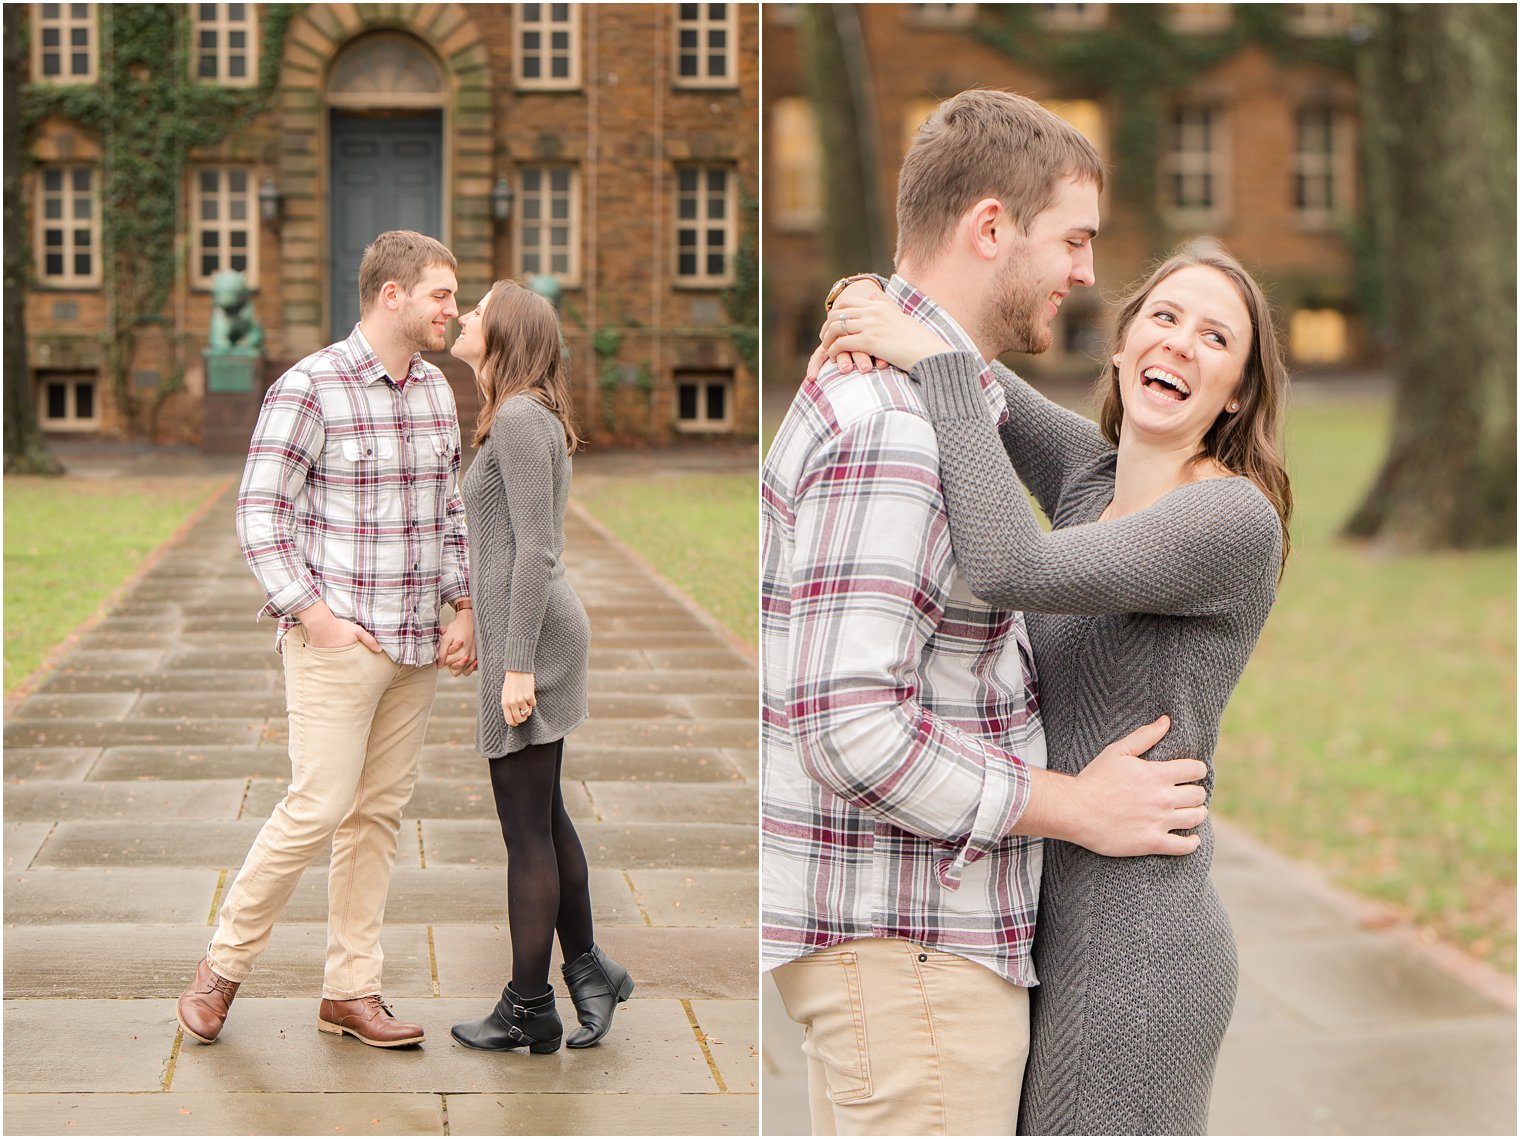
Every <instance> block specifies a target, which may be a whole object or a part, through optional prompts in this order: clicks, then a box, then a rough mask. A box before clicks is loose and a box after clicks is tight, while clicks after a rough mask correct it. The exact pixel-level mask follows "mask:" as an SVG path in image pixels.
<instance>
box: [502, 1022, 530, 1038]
mask: <svg viewBox="0 0 1520 1139" xmlns="http://www.w3.org/2000/svg"><path fill="white" fill-rule="evenodd" d="M507 1039H508V1040H511V1041H512V1042H513V1043H517V1042H519V1041H522V1040H526V1039H527V1037H526V1036H525V1035H524V1034H523V1030H522V1029H520V1028H518V1027H517V1025H515V1024H509V1025H508V1026H507Z"/></svg>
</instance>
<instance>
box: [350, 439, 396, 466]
mask: <svg viewBox="0 0 1520 1139" xmlns="http://www.w3.org/2000/svg"><path fill="white" fill-rule="evenodd" d="M338 445H339V447H340V448H341V449H342V453H343V458H344V461H346V462H349V463H353V464H355V465H360V464H378V463H381V462H386V461H389V460H391V459H393V458H394V457H395V454H396V448H395V446H394V444H393V443H392V442H391V440H389V439H387V438H385V437H384V436H380V437H374V436H362V435H356V436H353V437H352V438H348V439H342V440H340V441H339V444H338Z"/></svg>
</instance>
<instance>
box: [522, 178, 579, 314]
mask: <svg viewBox="0 0 1520 1139" xmlns="http://www.w3.org/2000/svg"><path fill="white" fill-rule="evenodd" d="M580 212H581V206H580V178H579V176H578V173H577V171H576V169H575V167H573V166H523V167H521V168H519V170H518V172H517V208H516V210H514V211H513V217H514V218H515V219H516V220H515V224H514V227H513V228H514V240H513V242H512V248H513V249H514V250H516V253H517V258H516V260H517V265H516V272H517V275H518V276H520V277H535V276H540V275H545V276H550V277H554V278H556V279H557V280H558V281H559V283H560V284H561V285H578V284H580V276H581V256H580V247H581V242H580V228H581V227H580Z"/></svg>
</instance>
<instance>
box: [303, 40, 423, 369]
mask: <svg viewBox="0 0 1520 1139" xmlns="http://www.w3.org/2000/svg"><path fill="white" fill-rule="evenodd" d="M446 102H447V89H446V87H445V84H444V76H443V71H442V68H441V67H440V66H439V64H438V63H437V62H436V61H435V60H434V59H433V57H432V53H431V52H429V51H428V50H427V49H426V48H425V47H424V46H423V45H422V44H421V43H419V42H418V41H417V39H416V38H415V37H413V36H409V35H406V34H405V33H402V32H392V31H382V32H372V33H370V34H369V35H365V36H360V37H359V38H358V39H356V40H354V41H352V42H351V43H349V44H348V45H346V46H345V47H344V48H343V50H342V51H341V52H340V53H339V54H338V56H337V58H336V59H335V60H334V61H333V66H332V70H331V72H330V73H329V75H328V81H327V106H328V147H327V153H328V182H327V184H328V187H329V191H328V196H327V233H328V262H327V280H328V306H327V311H328V314H329V325H330V327H329V330H328V331H329V338H330V339H332V340H340V339H342V338H343V337H345V336H347V335H348V333H349V330H350V329H352V328H353V326H354V322H355V321H357V320H358V319H359V286H358V275H359V262H360V260H361V258H362V257H363V255H364V248H365V246H366V245H368V244H369V242H370V241H372V240H373V239H374V237H375V235H376V234H377V233H382V232H384V231H385V230H388V229H415V230H417V231H419V232H421V233H426V234H429V235H431V236H433V237H437V238H439V239H440V240H442V241H444V242H445V243H447V242H448V240H449V235H448V233H447V232H446V227H445V225H444V209H443V206H444V201H443V195H444V186H445V184H446V183H445V179H444V163H445V152H444V145H443V140H444V122H443V118H444V112H445V106H446Z"/></svg>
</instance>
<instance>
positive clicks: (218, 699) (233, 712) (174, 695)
mask: <svg viewBox="0 0 1520 1139" xmlns="http://www.w3.org/2000/svg"><path fill="white" fill-rule="evenodd" d="M284 715H285V693H284V692H260V693H247V692H217V691H209V692H196V691H184V690H181V691H178V692H150V693H148V694H147V695H145V696H140V697H138V698H137V701H136V703H135V704H134V705H133V706H132V710H131V716H132V719H134V720H179V719H191V718H193V719H198V720H248V719H257V720H267V719H269V718H270V717H272V716H278V717H281V718H283V717H284Z"/></svg>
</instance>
